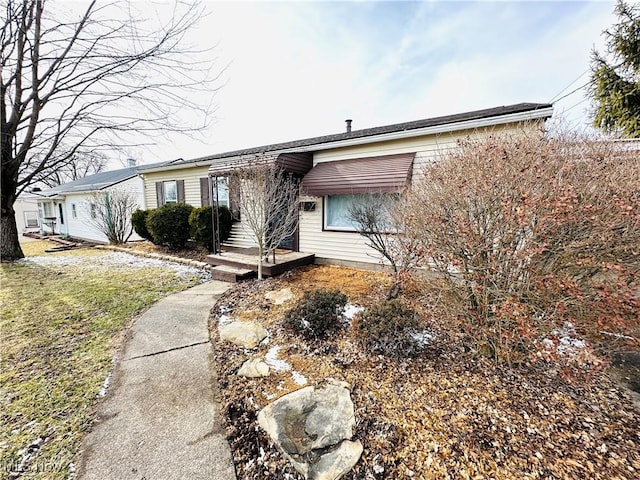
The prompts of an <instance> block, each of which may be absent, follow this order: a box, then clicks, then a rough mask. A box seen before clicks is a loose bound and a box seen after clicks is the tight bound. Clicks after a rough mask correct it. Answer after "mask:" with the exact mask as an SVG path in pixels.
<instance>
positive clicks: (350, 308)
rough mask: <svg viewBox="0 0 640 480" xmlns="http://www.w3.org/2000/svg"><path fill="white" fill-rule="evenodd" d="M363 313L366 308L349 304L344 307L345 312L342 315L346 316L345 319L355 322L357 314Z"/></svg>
mask: <svg viewBox="0 0 640 480" xmlns="http://www.w3.org/2000/svg"><path fill="white" fill-rule="evenodd" d="M362 311H364V307H359V306H358V305H353V304H352V303H347V304H346V305H345V307H344V310H343V311H342V315H343V316H344V318H346V319H347V320H349V321H351V320H353V317H355V316H356V314H358V313H360V312H362Z"/></svg>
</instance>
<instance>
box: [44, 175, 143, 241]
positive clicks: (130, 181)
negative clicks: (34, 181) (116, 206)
mask: <svg viewBox="0 0 640 480" xmlns="http://www.w3.org/2000/svg"><path fill="white" fill-rule="evenodd" d="M116 190H125V191H128V192H130V193H133V194H134V195H135V196H136V198H137V201H138V207H139V208H140V209H144V208H145V201H144V185H143V181H142V179H141V178H140V177H139V176H138V174H137V171H136V167H129V168H123V169H120V170H112V171H108V172H100V173H96V174H94V175H89V176H87V177H84V178H81V179H80V180H76V181H74V182H70V183H65V184H64V185H60V186H57V187H54V188H51V189H48V190H43V191H41V192H37V195H38V197H39V200H38V215H39V221H40V225H41V232H43V233H46V234H57V235H62V236H65V237H72V238H77V239H81V240H89V241H93V242H100V243H106V242H107V237H106V235H104V233H102V232H101V231H100V230H99V229H98V228H97V227H96V226H95V225H94V224H92V221H91V220H92V217H93V216H94V215H95V213H94V209H95V206H94V207H92V204H94V201H93V199H94V195H109V194H113V192H114V191H116ZM130 240H141V238H140V237H139V236H138V235H137V234H136V233H135V232H134V233H133V234H132V236H131V238H130Z"/></svg>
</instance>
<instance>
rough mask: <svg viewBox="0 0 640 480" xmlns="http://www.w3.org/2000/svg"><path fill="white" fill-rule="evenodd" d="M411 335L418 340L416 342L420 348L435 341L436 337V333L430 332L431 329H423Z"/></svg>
mask: <svg viewBox="0 0 640 480" xmlns="http://www.w3.org/2000/svg"><path fill="white" fill-rule="evenodd" d="M410 335H411V338H413V340H414V341H415V342H416V344H417V345H418V346H419V347H420V348H424V347H426V346H428V345H430V344H431V342H433V341H434V340H435V339H436V335H435V333H433V332H430V331H429V330H423V331H421V332H412V333H411V334H410Z"/></svg>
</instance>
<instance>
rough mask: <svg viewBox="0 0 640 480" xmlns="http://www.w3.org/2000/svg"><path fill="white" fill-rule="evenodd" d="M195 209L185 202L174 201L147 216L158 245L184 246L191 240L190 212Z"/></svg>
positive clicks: (147, 223) (148, 225) (148, 226)
mask: <svg viewBox="0 0 640 480" xmlns="http://www.w3.org/2000/svg"><path fill="white" fill-rule="evenodd" d="M191 210H193V207H192V206H191V205H187V204H185V203H172V204H169V205H164V206H162V207H160V208H156V209H155V210H153V211H152V212H150V213H149V215H148V216H147V222H146V225H147V229H148V230H149V232H150V233H151V236H152V239H153V240H152V241H153V243H155V244H156V245H165V246H167V247H169V248H172V249H177V248H182V247H184V246H185V245H186V244H187V241H188V240H189V214H190V213H191Z"/></svg>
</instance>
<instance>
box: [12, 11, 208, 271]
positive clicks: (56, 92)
mask: <svg viewBox="0 0 640 480" xmlns="http://www.w3.org/2000/svg"><path fill="white" fill-rule="evenodd" d="M62 8H63V7H61V6H60V5H59V4H55V3H53V2H51V3H49V2H46V1H44V0H3V1H2V9H1V11H2V16H3V19H2V20H3V22H2V27H1V30H0V42H1V44H2V52H1V58H0V62H1V66H2V69H1V70H0V114H1V118H0V129H1V145H0V150H1V152H2V234H3V242H2V250H1V252H0V253H1V254H2V256H3V258H6V259H12V258H20V257H21V256H22V252H21V250H20V246H19V244H18V241H17V232H16V229H15V215H14V211H13V203H14V201H15V199H16V197H17V196H18V195H19V194H20V193H21V192H23V191H24V190H25V189H27V188H28V187H29V186H30V185H33V184H34V183H35V182H38V181H42V180H43V179H46V178H47V177H48V176H51V175H54V172H56V171H59V170H63V171H64V170H65V169H69V168H72V169H73V167H71V165H72V164H73V163H74V162H75V161H77V160H78V159H79V158H91V157H96V156H97V155H98V154H99V152H104V151H106V150H111V151H113V150H118V149H124V148H126V147H127V146H130V145H134V144H135V145H141V144H150V143H152V142H153V141H154V139H155V138H156V137H159V136H161V135H163V134H164V133H166V132H182V133H193V132H197V131H198V130H201V129H202V128H204V127H206V126H207V125H208V123H209V122H210V120H211V113H212V103H211V98H212V96H213V94H215V92H216V90H217V89H218V88H219V87H218V78H219V75H220V74H218V75H217V76H216V75H212V64H211V62H210V61H205V60H203V55H205V56H206V55H208V54H209V51H208V50H207V49H202V48H194V47H192V46H189V45H187V43H186V41H187V34H188V32H189V31H190V30H191V29H192V28H193V27H194V25H195V24H196V23H197V21H198V20H199V18H200V17H201V16H202V15H203V9H202V8H201V7H200V6H198V5H197V4H189V3H184V2H179V1H177V2H176V3H175V4H174V7H173V12H172V13H173V14H172V15H171V16H170V18H169V19H168V20H167V21H166V23H164V24H161V25H158V22H157V21H155V20H154V21H152V20H151V19H147V18H145V17H144V16H143V15H141V14H140V13H139V12H137V11H136V6H135V4H131V3H129V2H126V1H123V2H111V3H100V4H98V3H97V2H95V1H92V2H91V3H89V4H88V6H87V7H86V9H85V10H84V11H83V12H82V13H81V14H80V15H78V14H77V13H73V14H72V13H69V12H64V11H63V10H62ZM202 94H206V95H207V97H208V99H207V100H205V101H204V102H202V101H201V98H202ZM141 134H144V136H141ZM80 169H81V168H80ZM72 175H73V174H72Z"/></svg>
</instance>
